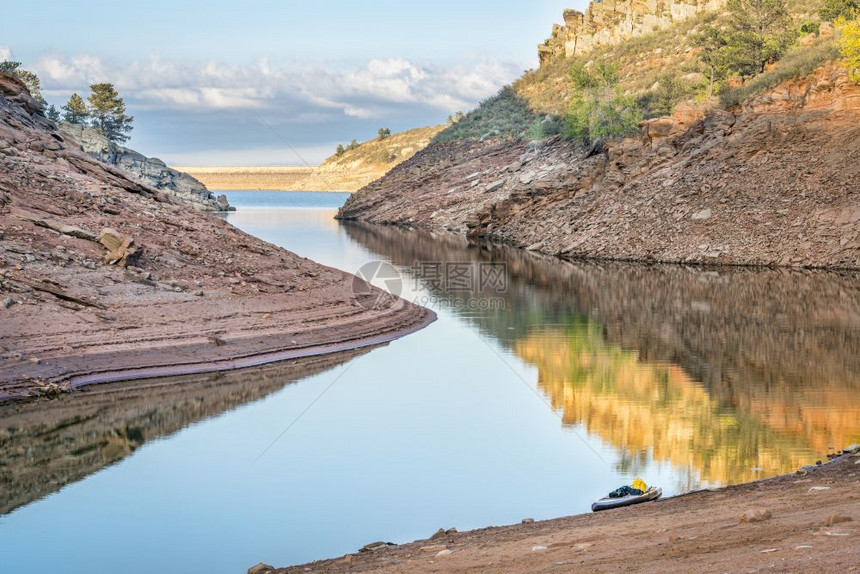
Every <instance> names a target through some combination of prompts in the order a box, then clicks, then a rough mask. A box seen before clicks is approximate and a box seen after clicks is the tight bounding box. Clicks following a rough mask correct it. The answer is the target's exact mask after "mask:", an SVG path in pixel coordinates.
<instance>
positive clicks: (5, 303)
mask: <svg viewBox="0 0 860 574" xmlns="http://www.w3.org/2000/svg"><path fill="white" fill-rule="evenodd" d="M15 303H17V301H15V300H14V299H12V298H11V297H6V298H5V299H3V308H4V309H8V308H9V307H11V306H12V305H14V304H15Z"/></svg>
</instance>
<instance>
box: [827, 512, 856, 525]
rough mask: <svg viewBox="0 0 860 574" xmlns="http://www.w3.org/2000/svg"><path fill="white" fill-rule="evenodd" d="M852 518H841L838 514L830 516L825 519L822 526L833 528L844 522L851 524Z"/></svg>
mask: <svg viewBox="0 0 860 574" xmlns="http://www.w3.org/2000/svg"><path fill="white" fill-rule="evenodd" d="M851 521H852V518H851V517H850V516H842V515H840V514H831V515H830V516H828V517H827V520H826V521H825V522H824V526H835V525H837V524H842V523H844V522H851Z"/></svg>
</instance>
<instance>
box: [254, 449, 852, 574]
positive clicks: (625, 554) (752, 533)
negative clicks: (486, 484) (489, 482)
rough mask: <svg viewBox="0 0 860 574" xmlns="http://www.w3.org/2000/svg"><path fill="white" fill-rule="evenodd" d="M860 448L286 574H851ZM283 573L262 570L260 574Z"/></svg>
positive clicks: (380, 548) (378, 548) (282, 573)
mask: <svg viewBox="0 0 860 574" xmlns="http://www.w3.org/2000/svg"><path fill="white" fill-rule="evenodd" d="M857 521H860V447H856V446H855V447H854V448H853V449H852V452H849V453H845V454H843V455H842V456H839V457H837V458H835V459H834V460H833V461H831V462H830V463H828V464H824V465H823V466H821V467H820V468H816V469H807V470H804V471H802V473H799V474H792V475H785V476H779V477H776V478H770V479H765V480H761V481H756V482H751V483H746V484H742V485H737V486H730V487H725V488H720V489H716V490H704V491H698V492H693V493H690V494H686V495H680V496H676V497H672V498H667V499H664V500H661V501H658V502H654V503H647V504H642V505H638V506H633V507H628V508H624V509H618V510H612V511H605V512H601V513H597V514H583V515H578V516H571V517H566V518H558V519H554V520H548V521H543V522H525V523H523V524H518V525H513V526H502V527H493V528H486V529H481V530H475V531H471V532H462V533H457V532H449V533H446V534H444V535H442V534H440V535H439V536H435V537H433V539H426V540H419V541H416V542H413V543H410V544H404V545H401V546H387V545H374V547H373V548H374V549H368V550H366V551H364V552H357V553H355V554H349V555H346V556H344V557H341V558H337V559H333V560H324V561H319V562H314V563H311V564H304V565H298V566H292V567H289V568H283V569H278V570H276V572H277V573H278V574H292V573H297V572H309V571H312V572H317V573H326V574H339V573H342V572H517V573H521V572H572V571H573V572H617V571H619V570H623V571H626V572H627V571H635V572H692V571H699V572H701V571H709V572H727V571H736V570H737V569H738V568H745V569H746V570H745V571H750V572H758V571H763V570H774V569H775V570H777V571H779V572H838V571H842V572H850V571H852V570H854V569H856V564H857V560H858V557H860V529H858V522H857ZM267 571H268V572H274V571H275V570H271V571H269V570H265V569H264V570H261V572H267Z"/></svg>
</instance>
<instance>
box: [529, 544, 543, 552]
mask: <svg viewBox="0 0 860 574" xmlns="http://www.w3.org/2000/svg"><path fill="white" fill-rule="evenodd" d="M541 550H546V546H542V545H538V546H532V552H540V551H541Z"/></svg>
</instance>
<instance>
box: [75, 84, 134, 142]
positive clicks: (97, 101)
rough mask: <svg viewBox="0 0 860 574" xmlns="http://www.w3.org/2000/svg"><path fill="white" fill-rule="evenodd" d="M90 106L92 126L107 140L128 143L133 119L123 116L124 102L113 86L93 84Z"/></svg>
mask: <svg viewBox="0 0 860 574" xmlns="http://www.w3.org/2000/svg"><path fill="white" fill-rule="evenodd" d="M90 90H92V94H90V97H89V98H88V99H87V101H88V102H89V104H90V106H89V107H90V116H91V118H92V126H93V127H94V128H95V129H97V130H98V131H100V132H101V133H102V134H103V135H104V136H105V137H106V138H107V139H109V140H110V141H112V142H115V143H124V142H126V141H128V138H129V136H128V134H129V133H130V132H131V130H132V129H133V128H132V125H131V124H132V122H133V121H134V118H133V117H132V116H127V115H126V114H125V102H123V101H122V98H121V97H119V94H118V93H117V91H116V88H114V87H113V84H107V83H105V84H93V85H92V86H90Z"/></svg>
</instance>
